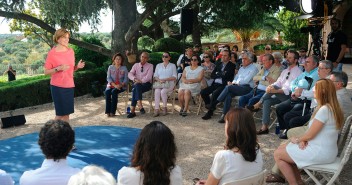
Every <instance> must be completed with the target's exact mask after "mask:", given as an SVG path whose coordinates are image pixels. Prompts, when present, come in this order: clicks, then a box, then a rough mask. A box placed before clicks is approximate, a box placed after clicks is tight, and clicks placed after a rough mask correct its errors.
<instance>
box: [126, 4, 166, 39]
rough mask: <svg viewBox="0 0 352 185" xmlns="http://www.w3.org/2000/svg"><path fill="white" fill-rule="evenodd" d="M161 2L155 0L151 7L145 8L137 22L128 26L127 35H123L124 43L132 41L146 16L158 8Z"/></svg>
mask: <svg viewBox="0 0 352 185" xmlns="http://www.w3.org/2000/svg"><path fill="white" fill-rule="evenodd" d="M162 2H163V0H155V1H154V2H153V3H152V5H151V6H149V7H147V8H146V10H144V12H143V13H142V14H141V15H140V16H139V17H138V18H137V20H136V21H135V22H134V23H133V24H132V25H131V26H130V28H129V29H128V31H127V33H126V34H125V40H126V42H129V41H131V40H132V39H133V37H134V35H135V33H136V32H137V31H138V29H139V27H140V26H141V25H142V23H143V22H144V21H145V20H146V19H147V18H148V16H149V15H150V14H151V13H152V12H153V11H154V10H155V8H157V7H158V6H159V3H162Z"/></svg>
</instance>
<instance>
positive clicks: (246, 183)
mask: <svg viewBox="0 0 352 185" xmlns="http://www.w3.org/2000/svg"><path fill="white" fill-rule="evenodd" d="M265 173H266V170H265V169H264V170H263V171H261V172H260V173H258V174H256V175H253V176H250V177H245V178H242V179H238V180H235V181H232V182H227V183H224V184H222V185H263V184H265V180H264V176H265Z"/></svg>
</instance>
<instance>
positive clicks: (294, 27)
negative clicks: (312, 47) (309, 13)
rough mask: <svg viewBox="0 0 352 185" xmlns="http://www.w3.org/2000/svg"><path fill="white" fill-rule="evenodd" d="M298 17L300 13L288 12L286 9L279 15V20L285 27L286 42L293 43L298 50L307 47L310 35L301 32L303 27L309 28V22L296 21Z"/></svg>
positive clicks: (284, 36)
mask: <svg viewBox="0 0 352 185" xmlns="http://www.w3.org/2000/svg"><path fill="white" fill-rule="evenodd" d="M297 16H299V13H294V12H291V11H288V10H286V9H285V8H283V9H282V10H281V11H280V12H279V13H278V14H277V18H278V19H279V20H280V21H281V23H282V24H283V25H284V29H283V33H284V35H283V38H284V40H286V41H288V42H291V43H293V44H294V45H295V46H296V48H299V47H307V45H308V34H307V33H301V31H300V29H301V28H302V27H304V26H307V20H303V19H294V17H297Z"/></svg>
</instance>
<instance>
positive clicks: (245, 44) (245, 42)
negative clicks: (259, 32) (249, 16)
mask: <svg viewBox="0 0 352 185" xmlns="http://www.w3.org/2000/svg"><path fill="white" fill-rule="evenodd" d="M242 42H243V49H249V48H250V45H251V38H249V37H245V38H242Z"/></svg>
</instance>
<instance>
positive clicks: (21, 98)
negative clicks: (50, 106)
mask: <svg viewBox="0 0 352 185" xmlns="http://www.w3.org/2000/svg"><path fill="white" fill-rule="evenodd" d="M105 76H106V72H105V71H104V70H103V69H101V68H98V69H95V70H91V71H80V72H77V73H75V75H74V80H75V85H76V87H75V96H82V95H84V94H88V93H90V92H91V83H92V82H94V81H98V82H99V83H101V84H103V83H105ZM0 94H1V97H6V98H1V99H0V112H1V111H7V110H12V109H17V108H22V107H28V106H34V105H40V104H44V103H49V102H51V101H52V98H51V92H50V77H49V76H44V75H41V76H36V77H33V78H26V79H21V80H16V81H12V82H7V83H0Z"/></svg>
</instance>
